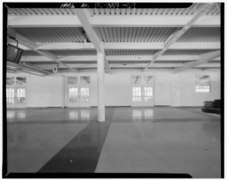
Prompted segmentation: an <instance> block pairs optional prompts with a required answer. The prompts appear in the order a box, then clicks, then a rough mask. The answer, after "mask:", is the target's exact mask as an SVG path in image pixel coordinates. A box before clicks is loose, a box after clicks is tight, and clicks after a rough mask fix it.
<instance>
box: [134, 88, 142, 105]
mask: <svg viewBox="0 0 227 180" xmlns="http://www.w3.org/2000/svg"><path fill="white" fill-rule="evenodd" d="M132 94H133V98H132V101H133V102H141V101H142V93H141V87H133V92H132Z"/></svg>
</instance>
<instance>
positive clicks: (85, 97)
mask: <svg viewBox="0 0 227 180" xmlns="http://www.w3.org/2000/svg"><path fill="white" fill-rule="evenodd" d="M80 96H81V97H80V101H81V102H84V103H85V102H88V101H89V99H88V98H89V88H88V87H82V88H80Z"/></svg>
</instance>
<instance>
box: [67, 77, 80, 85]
mask: <svg viewBox="0 0 227 180" xmlns="http://www.w3.org/2000/svg"><path fill="white" fill-rule="evenodd" d="M68 84H69V85H76V84H78V77H68Z"/></svg>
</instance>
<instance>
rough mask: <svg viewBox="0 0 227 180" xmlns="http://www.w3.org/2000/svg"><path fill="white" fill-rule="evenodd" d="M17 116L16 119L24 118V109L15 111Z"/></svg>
mask: <svg viewBox="0 0 227 180" xmlns="http://www.w3.org/2000/svg"><path fill="white" fill-rule="evenodd" d="M17 118H18V119H25V118H26V113H25V112H24V111H19V112H17Z"/></svg>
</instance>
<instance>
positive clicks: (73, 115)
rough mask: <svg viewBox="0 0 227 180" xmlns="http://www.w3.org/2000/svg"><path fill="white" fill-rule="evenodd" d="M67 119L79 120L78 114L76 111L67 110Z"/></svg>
mask: <svg viewBox="0 0 227 180" xmlns="http://www.w3.org/2000/svg"><path fill="white" fill-rule="evenodd" d="M69 120H79V114H78V112H77V111H69Z"/></svg>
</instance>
